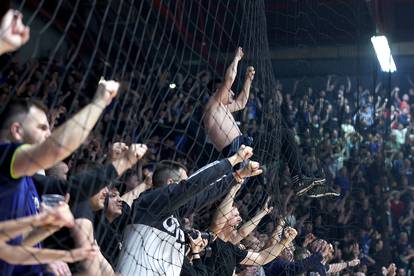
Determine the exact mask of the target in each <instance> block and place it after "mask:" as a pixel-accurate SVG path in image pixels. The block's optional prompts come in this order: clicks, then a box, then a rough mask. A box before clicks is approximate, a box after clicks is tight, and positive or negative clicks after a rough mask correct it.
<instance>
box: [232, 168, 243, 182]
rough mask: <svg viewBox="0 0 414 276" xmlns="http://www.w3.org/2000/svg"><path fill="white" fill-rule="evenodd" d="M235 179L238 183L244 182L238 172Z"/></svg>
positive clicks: (235, 173)
mask: <svg viewBox="0 0 414 276" xmlns="http://www.w3.org/2000/svg"><path fill="white" fill-rule="evenodd" d="M234 179H235V180H236V181H237V183H242V182H243V177H241V176H240V175H239V173H238V172H237V171H235V172H234Z"/></svg>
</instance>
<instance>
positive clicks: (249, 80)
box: [228, 66, 256, 112]
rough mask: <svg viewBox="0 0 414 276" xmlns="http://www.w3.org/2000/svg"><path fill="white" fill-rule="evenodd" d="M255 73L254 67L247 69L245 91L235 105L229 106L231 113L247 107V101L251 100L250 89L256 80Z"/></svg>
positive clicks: (243, 90)
mask: <svg viewBox="0 0 414 276" xmlns="http://www.w3.org/2000/svg"><path fill="white" fill-rule="evenodd" d="M255 73H256V72H255V71H254V68H253V66H249V67H247V72H246V79H245V81H244V85H243V89H242V91H241V92H240V94H239V96H238V97H237V99H236V100H235V101H234V102H233V103H231V104H229V105H228V109H229V110H230V112H236V111H239V110H242V109H244V108H245V107H246V104H247V101H248V100H249V94H250V88H251V86H252V81H253V79H254V74H255Z"/></svg>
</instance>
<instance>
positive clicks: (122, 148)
mask: <svg viewBox="0 0 414 276" xmlns="http://www.w3.org/2000/svg"><path fill="white" fill-rule="evenodd" d="M127 151H128V146H127V145H126V144H125V143H122V142H116V143H114V144H113V145H112V147H111V151H110V156H111V160H112V161H115V160H118V159H120V158H121V157H123V156H124V155H125V153H126V152H127Z"/></svg>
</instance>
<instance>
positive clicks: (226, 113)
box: [204, 47, 255, 156]
mask: <svg viewBox="0 0 414 276" xmlns="http://www.w3.org/2000/svg"><path fill="white" fill-rule="evenodd" d="M243 55H244V53H243V50H242V48H241V47H239V48H238V49H237V51H236V54H235V56H234V59H233V62H232V63H231V64H230V66H229V67H228V68H227V71H226V75H225V78H224V82H223V83H221V84H220V86H219V87H218V89H217V90H216V92H215V93H214V95H213V96H212V97H211V98H210V100H209V101H208V103H207V106H206V109H205V113H204V126H205V128H206V132H207V136H208V138H209V139H210V141H211V142H212V143H213V145H214V147H215V148H216V149H217V150H218V151H220V152H223V154H224V155H225V156H229V155H231V154H232V153H235V152H236V151H237V150H238V149H239V148H240V145H241V144H244V145H246V146H250V145H251V144H252V142H253V139H251V138H250V137H247V136H243V134H242V133H241V131H240V129H239V127H238V125H237V123H236V121H235V119H234V117H233V114H232V112H236V111H239V110H242V109H243V108H245V106H246V104H247V100H248V99H249V92H250V86H251V84H252V81H253V78H254V74H255V71H254V68H253V66H249V67H247V72H246V79H245V81H244V85H243V90H242V91H241V92H240V95H239V96H238V97H237V98H236V99H234V92H233V91H232V90H231V87H232V85H233V83H234V81H235V79H236V76H237V65H238V64H239V61H240V60H241V59H242V58H243Z"/></svg>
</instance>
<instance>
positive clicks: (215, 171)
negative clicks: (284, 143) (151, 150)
mask: <svg viewBox="0 0 414 276" xmlns="http://www.w3.org/2000/svg"><path fill="white" fill-rule="evenodd" d="M252 155H253V150H252V148H251V147H246V146H244V145H242V146H241V147H240V149H239V151H238V152H237V153H236V154H235V155H233V156H231V157H229V158H226V159H223V160H221V161H215V162H213V163H210V164H208V165H206V166H204V167H202V168H201V169H199V170H198V171H196V172H195V173H193V174H192V175H191V176H190V177H189V178H188V179H187V180H182V181H180V182H179V183H176V184H170V185H167V186H164V187H161V188H158V189H157V190H156V191H157V192H155V191H154V192H151V193H144V194H142V195H141V196H140V199H141V200H142V202H148V204H151V210H150V211H151V213H152V214H153V215H154V216H163V215H164V214H170V213H171V212H172V211H174V210H179V209H180V208H183V207H185V206H188V208H192V209H197V208H199V206H200V205H203V204H204V202H203V201H206V200H211V198H212V197H213V196H215V195H216V194H217V193H215V192H213V193H210V194H208V195H207V196H205V197H203V199H201V200H200V201H199V202H195V201H194V200H193V199H194V198H196V196H195V195H198V194H199V193H200V192H202V191H203V192H204V190H205V189H206V188H208V187H210V186H212V187H216V185H221V184H223V183H225V185H226V187H228V188H230V187H231V185H233V184H235V182H234V181H235V180H234V178H233V176H232V174H231V171H232V167H233V166H234V165H236V164H238V163H241V162H242V161H243V160H245V159H248V158H250V157H251V156H252ZM223 181H224V182H223ZM206 190H208V189H206ZM218 191H219V190H218ZM155 201H157V202H166V204H152V202H155ZM191 205H192V206H193V207H189V206H191ZM180 212H181V213H184V210H180Z"/></svg>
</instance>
